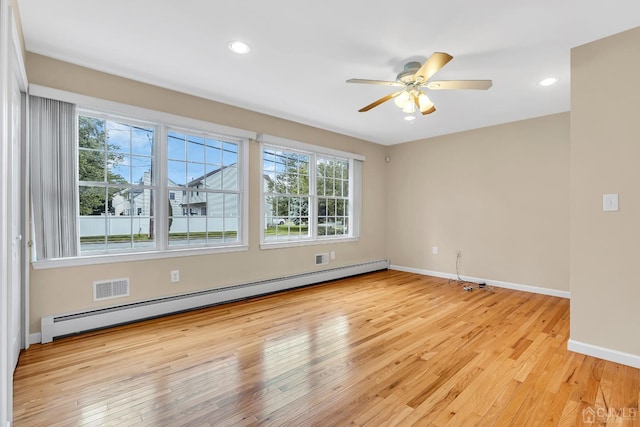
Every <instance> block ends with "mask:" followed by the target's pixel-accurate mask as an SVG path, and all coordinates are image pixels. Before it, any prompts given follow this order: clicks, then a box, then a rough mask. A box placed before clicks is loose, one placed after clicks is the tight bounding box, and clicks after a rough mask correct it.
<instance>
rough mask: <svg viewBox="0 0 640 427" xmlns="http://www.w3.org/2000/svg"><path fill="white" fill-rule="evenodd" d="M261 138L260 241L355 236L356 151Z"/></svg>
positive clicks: (358, 169) (357, 196)
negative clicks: (261, 219) (261, 208)
mask: <svg viewBox="0 0 640 427" xmlns="http://www.w3.org/2000/svg"><path fill="white" fill-rule="evenodd" d="M261 141H262V177H263V179H262V181H263V182H262V196H263V213H264V215H263V226H262V237H263V238H262V243H263V244H266V245H273V244H280V245H281V244H283V243H284V244H302V243H310V242H323V241H329V240H330V239H334V240H336V239H353V238H356V237H358V230H359V224H358V222H359V206H360V181H361V177H360V176H361V164H362V161H361V160H363V159H364V158H363V157H362V156H358V155H354V154H351V153H345V152H340V151H337V150H331V149H327V148H323V147H316V146H312V145H308V144H303V143H298V142H296V141H289V140H284V139H281V138H277V137H273V136H268V135H261Z"/></svg>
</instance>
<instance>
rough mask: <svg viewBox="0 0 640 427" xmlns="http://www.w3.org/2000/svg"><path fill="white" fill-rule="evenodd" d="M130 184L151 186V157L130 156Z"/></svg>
mask: <svg viewBox="0 0 640 427" xmlns="http://www.w3.org/2000/svg"><path fill="white" fill-rule="evenodd" d="M129 182H130V183H131V184H138V185H151V184H152V182H151V157H141V156H131V181H129Z"/></svg>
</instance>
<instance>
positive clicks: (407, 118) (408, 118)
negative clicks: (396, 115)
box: [404, 116, 416, 122]
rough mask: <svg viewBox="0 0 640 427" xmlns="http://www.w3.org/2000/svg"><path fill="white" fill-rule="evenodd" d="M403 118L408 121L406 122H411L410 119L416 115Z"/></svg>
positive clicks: (413, 118)
mask: <svg viewBox="0 0 640 427" xmlns="http://www.w3.org/2000/svg"><path fill="white" fill-rule="evenodd" d="M404 119H405V120H406V121H408V122H412V121H414V120H415V119H416V117H415V116H404Z"/></svg>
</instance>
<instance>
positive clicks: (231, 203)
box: [224, 194, 240, 217]
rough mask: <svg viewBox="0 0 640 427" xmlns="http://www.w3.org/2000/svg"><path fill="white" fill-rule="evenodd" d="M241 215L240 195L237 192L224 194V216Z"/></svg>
mask: <svg viewBox="0 0 640 427" xmlns="http://www.w3.org/2000/svg"><path fill="white" fill-rule="evenodd" d="M239 215H240V197H239V196H238V195H237V194H225V195H224V216H225V217H237V216H239Z"/></svg>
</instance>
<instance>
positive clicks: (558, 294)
mask: <svg viewBox="0 0 640 427" xmlns="http://www.w3.org/2000/svg"><path fill="white" fill-rule="evenodd" d="M389 268H390V269H391V270H398V271H405V272H407V273H416V274H422V275H425V276H434V277H441V278H443V279H452V280H457V279H458V276H457V275H455V274H450V273H441V272H439V271H431V270H422V269H419V268H412V267H403V266H401V265H393V264H392V265H391V266H389ZM460 278H461V279H462V280H464V281H467V282H475V283H482V282H484V283H486V284H487V285H490V286H495V287H497V288H505V289H513V290H516V291H524V292H531V293H534V294H542V295H551V296H554V297H560V298H567V299H569V298H571V292H568V291H559V290H557V289H550V288H543V287H540V286H531V285H520V284H517V283H509V282H500V281H497V280H491V279H484V278H482V277H471V276H460Z"/></svg>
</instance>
